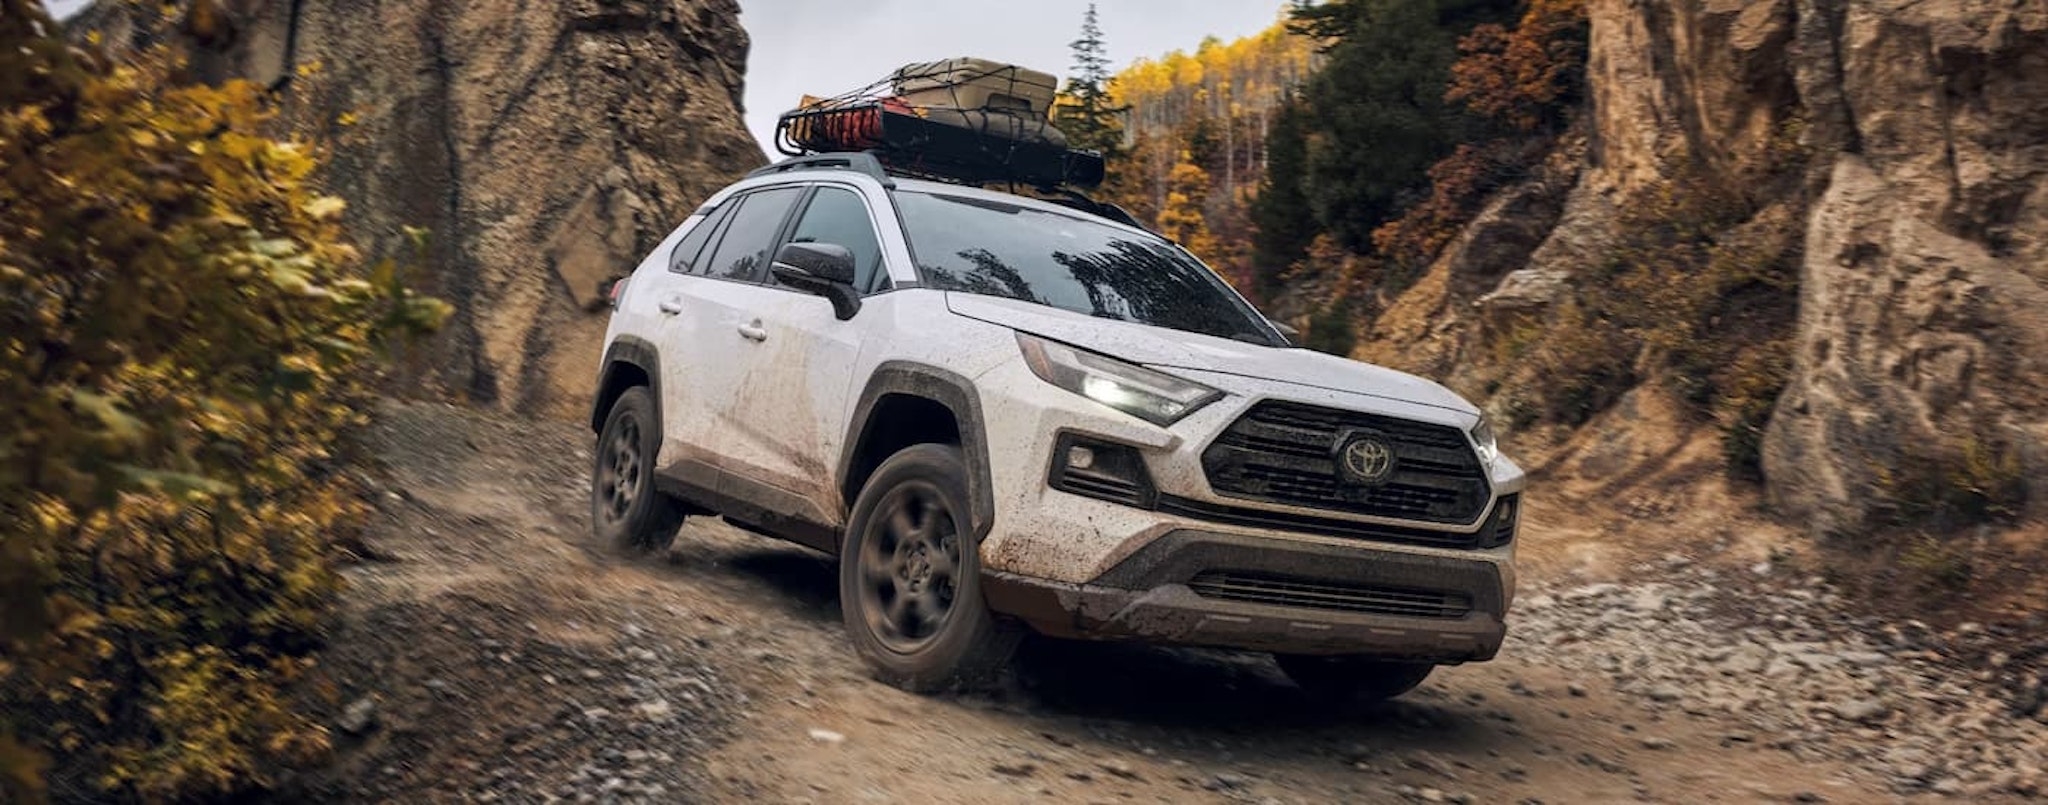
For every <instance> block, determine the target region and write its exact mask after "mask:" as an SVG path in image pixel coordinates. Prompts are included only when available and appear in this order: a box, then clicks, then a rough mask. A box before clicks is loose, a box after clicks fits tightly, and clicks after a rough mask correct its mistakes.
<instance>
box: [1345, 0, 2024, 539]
mask: <svg viewBox="0 0 2048 805" xmlns="http://www.w3.org/2000/svg"><path fill="white" fill-rule="evenodd" d="M1588 11H1589V17H1590V20H1591V28H1592V30H1591V40H1590V43H1589V49H1588V63H1587V77H1588V86H1587V91H1588V95H1589V96H1590V101H1591V103H1590V105H1589V108H1588V109H1587V110H1586V114H1585V135H1584V156H1583V159H1582V160H1581V162H1582V164H1583V170H1581V171H1579V172H1578V173H1577V174H1576V184H1575V185H1574V186H1572V187H1571V188H1570V190H1569V193H1568V195H1567V196H1566V197H1565V199H1564V202H1563V205H1562V210H1561V211H1555V210H1543V211H1541V212H1540V213H1537V214H1532V215H1524V216H1518V218H1519V219H1520V220H1522V221H1524V222H1532V221H1533V222H1541V223H1542V225H1543V226H1548V227H1549V229H1548V232H1547V234H1546V235H1545V236H1543V237H1542V238H1541V239H1540V240H1541V242H1540V244H1539V245H1537V246H1535V248H1534V249H1533V250H1529V249H1527V248H1525V247H1523V246H1521V245H1520V244H1522V243H1526V242H1527V241H1526V239H1525V238H1521V237H1519V236H1518V237H1516V238H1514V239H1513V242H1514V243H1515V244H1516V247H1515V248H1513V249H1503V250H1499V251H1498V253H1497V254H1489V253H1488V252H1486V251H1479V252H1474V251H1472V250H1469V249H1466V248H1464V244H1467V243H1470V242H1472V240H1473V239H1474V238H1483V237H1485V236H1486V233H1488V232H1504V231H1505V232H1518V230H1517V229H1516V228H1514V227H1504V226H1503V221H1502V220H1501V216H1500V215H1499V214H1498V213H1499V212H1500V211H1501V210H1502V209H1504V208H1503V206H1502V205H1503V204H1505V203H1507V202H1509V201H1512V199H1514V198H1516V197H1520V196H1522V195H1523V194H1525V193H1526V190H1525V189H1523V188H1510V189H1508V190H1507V191H1504V193H1503V196H1502V197H1501V198H1500V199H1497V200H1496V202H1495V204H1494V205H1493V206H1490V207H1488V208H1487V212H1486V214H1485V215H1482V216H1480V217H1479V218H1478V219H1477V220H1476V221H1475V223H1474V224H1473V225H1472V226H1470V227H1468V229H1467V232H1466V235H1465V237H1464V238H1461V239H1460V240H1458V241H1454V244H1453V247H1452V248H1450V249H1447V250H1446V251H1445V253H1444V255H1443V256H1442V257H1441V258H1440V259H1439V261H1438V263H1437V265H1436V266H1435V267H1434V271H1433V272H1432V274H1431V275H1428V276H1426V277H1425V279H1424V280H1423V281H1422V282H1420V283H1418V284H1417V285H1416V286H1415V287H1414V288H1413V289H1411V290H1409V291H1408V292H1406V293H1405V294H1404V295H1403V296H1401V297H1398V298H1395V299H1393V300H1390V301H1389V303H1388V304H1387V305H1386V307H1385V310H1386V313H1384V314H1382V315H1381V316H1380V317H1379V320H1378V321H1376V322H1375V323H1374V327H1373V330H1372V331H1371V332H1370V333H1369V335H1368V339H1367V341H1366V343H1365V344H1363V345H1362V346H1361V347H1360V348H1359V350H1358V354H1360V355H1361V356H1364V357H1370V358H1373V359H1377V360H1382V361H1386V362H1390V363H1395V364H1397V365H1404V366H1408V367H1410V368H1414V369H1417V370H1420V371H1425V372H1430V373H1432V374H1435V375H1436V376H1439V377H1445V378H1448V380H1449V382H1451V383H1452V385H1453V386H1455V387H1458V388H1460V389H1462V390H1465V391H1467V392H1468V393H1471V394H1473V395H1474V396H1478V397H1482V398H1489V397H1490V398H1493V399H1494V402H1495V404H1494V405H1493V406H1491V407H1493V408H1494V409H1495V413H1497V414H1503V415H1504V416H1505V417H1506V418H1510V419H1512V418H1514V416H1515V412H1514V411H1513V410H1511V409H1512V408H1513V406H1514V405H1515V401H1514V400H1513V399H1512V397H1513V395H1512V394H1511V393H1507V394H1502V393H1497V391H1496V390H1499V389H1510V390H1511V389H1513V388H1514V387H1515V386H1516V384H1518V383H1527V382H1534V380H1535V379H1533V378H1529V377H1526V376H1517V375H1516V374H1515V371H1516V368H1515V366H1514V361H1513V359H1512V358H1511V357H1510V358H1507V359H1503V358H1501V357H1500V355H1499V354H1495V353H1499V352H1501V350H1502V349H1503V347H1502V346H1501V344H1503V343H1507V344H1509V345H1510V346H1512V345H1513V342H1514V339H1515V338H1517V337H1519V338H1524V339H1526V338H1528V337H1529V336H1528V335H1527V333H1528V332H1540V331H1542V328H1543V327H1545V326H1549V325H1546V324H1544V322H1545V320H1546V317H1548V316H1550V315H1551V314H1552V312H1553V310H1554V309H1555V308H1556V306H1557V305H1559V304H1560V303H1568V302H1570V301H1571V300H1572V299H1573V298H1574V296H1573V295H1574V294H1575V293H1579V292H1581V290H1582V289H1583V283H1584V282H1585V281H1586V280H1585V277H1586V276H1587V272H1588V271H1589V270H1591V269H1592V268H1594V267H1597V266H1599V265H1601V264H1602V263H1603V262H1605V261H1611V260H1612V259H1614V257H1613V255H1614V251H1613V249H1612V244H1613V242H1614V239H1615V237H1616V235H1617V234H1618V229H1617V227H1619V226H1622V225H1624V222H1625V221H1627V219H1628V215H1629V211H1630V209H1631V208H1632V207H1633V206H1636V205H1637V204H1638V200H1639V199H1640V198H1641V195H1640V194H1643V193H1646V192H1647V193H1671V192H1677V193H1688V192H1700V191H1701V189H1700V188H1699V187H1697V186H1695V185H1698V184H1702V183H1717V184H1718V186H1719V187H1721V188H1723V189H1730V188H1732V190H1733V194H1734V195H1735V196H1737V197H1738V198H1739V199H1740V200H1741V202H1742V203H1743V205H1744V206H1745V207H1746V208H1747V209H1749V210H1753V211H1755V212H1754V214H1753V217H1752V218H1751V219H1750V220H1746V221H1734V222H1725V223H1724V224H1723V226H1725V229H1723V230H1722V232H1721V234H1720V235H1718V236H1717V239H1718V240H1720V241H1721V242H1723V243H1740V242H1742V241H1743V239H1745V238H1748V239H1752V240H1762V241H1770V242H1771V243H1770V245H1769V247H1768V248H1760V249H1752V250H1750V252H1751V253H1758V254H1778V255H1786V256H1788V257H1787V258H1786V259H1790V260H1793V261H1796V262H1797V263H1798V265H1797V269H1798V272H1797V273H1798V275H1799V283H1800V291H1799V294H1800V296H1799V305H1798V308H1799V312H1798V315H1797V321H1796V327H1795V335H1794V336H1793V338H1792V344H1793V349H1794V354H1793V355H1792V357H1791V362H1792V364H1793V368H1792V370H1791V379H1790V382H1789V386H1788V388H1787V390H1786V391H1785V393H1784V394H1783V395H1782V397H1781V399H1780V401H1779V404H1778V405H1777V407H1776V409H1775V411H1774V412H1773V413H1772V416H1771V419H1770V424H1769V426H1768V428H1767V430H1766V431H1765V433H1764V435H1763V439H1762V446H1761V451H1762V457H1763V460H1762V464H1763V470H1764V473H1765V491H1766V493H1767V495H1768V497H1769V499H1770V501H1771V502H1772V503H1773V504H1775V507H1776V508H1777V510H1778V511H1780V512H1783V513H1785V514H1788V515H1791V516H1792V517H1794V518H1795V519H1797V520H1799V521H1801V522H1803V523H1806V524H1809V525H1811V526H1813V527H1814V528H1815V529H1816V530H1818V531H1823V532H1827V531H1840V530H1847V529H1856V528H1860V527H1864V526H1867V525H1870V524H1872V523H1873V521H1874V517H1875V516H1876V515H1880V514H1885V513H1887V512H1890V511H1895V510H1898V509H1901V508H1902V507H1910V506H1914V505H1918V506H1921V507H1923V508H1924V507H1929V506H1932V507H1936V508H1938V507H1939V506H1940V505H1942V504H1941V502H1940V501H1939V500H1925V499H1923V500H1918V501H1910V500H1906V501H1902V498H1909V497H1919V498H1928V497H1930V496H1931V497H1933V498H1939V497H1941V496H1943V495H1949V494H1954V495H1960V496H1962V497H1971V496H1977V497H1979V498H1982V497H1985V496H1987V495H1989V494H1991V493H1990V492H1989V491H1987V490H1986V489H1985V488H1983V487H1986V486H1987V485H1997V484H2006V485H2007V486H2008V487H2024V486H2025V485H2026V483H2027V481H2026V479H2028V478H2035V477H2041V476H2042V475H2043V473H2044V472H2048V448H2044V447H2043V445H2044V444H2048V82H2044V81H2043V80H2042V77H2043V76H2048V2H2042V1H2041V0H2021V1H2020V2H1993V1H1992V0H1918V1H1917V2H1914V1H1909V0H1680V1H1679V2H1670V3H1638V2H1631V1H1630V0H1591V2H1590V3H1589V8H1588ZM1565 142H1566V144H1567V146H1571V145H1572V141H1571V139H1570V138H1567V139H1566V141H1565ZM1551 222H1554V225H1553V224H1552V223H1551ZM1784 239H1789V240H1791V241H1792V243H1790V244H1782V243H1778V241H1779V240H1784ZM1475 260H1476V262H1477V263H1487V262H1489V261H1491V262H1495V263H1500V264H1499V265H1492V266H1490V267H1489V266H1477V265H1473V264H1474V263H1475ZM1459 277H1464V278H1467V280H1468V281H1467V282H1464V283H1462V284H1461V283H1460V282H1457V281H1456V280H1457V279H1458V278H1459ZM1496 277H1497V278H1498V279H1497V280H1495V279H1493V278H1496ZM1471 278H1484V282H1482V283H1480V284H1479V285H1478V286H1474V285H1473V284H1472V282H1470V279H1471ZM1446 279H1449V280H1451V281H1449V282H1446ZM1473 287H1478V288H1479V289H1478V290H1477V291H1471V290H1469V289H1470V288H1473ZM1474 309H1476V312H1477V314H1478V315H1476V316H1475V315H1472V314H1471V313H1470V312H1468V311H1471V310H1474ZM1516 328H1520V330H1521V332H1520V333H1511V334H1510V335H1509V336H1508V337H1502V333H1508V332H1509V331H1511V330H1515V329H1516ZM1488 331H1492V332H1493V338H1492V343H1493V350H1492V351H1491V352H1489V351H1488V350H1481V349H1475V348H1474V346H1475V342H1479V341H1485V340H1487V336H1486V334H1487V333H1488ZM1503 360H1505V362H1504V363H1503ZM1525 374H1526V372H1525ZM1643 379H1644V380H1645V381H1646V382H1649V383H1652V384H1654V383H1655V382H1656V381H1658V380H1659V378H1656V377H1654V376H1652V377H1645V378H1643ZM1503 409H1509V410H1503ZM1627 417H1628V415H1627V412H1626V411H1610V412H1607V414H1605V416H1604V419H1603V421H1600V422H1596V423H1594V424H1595V425H1596V427H1589V428H1586V429H1584V430H1583V431H1582V432H1581V433H1579V434H1577V436H1578V437H1584V438H1577V441H1578V442H1586V441H1588V440H1597V439H1600V438H1614V439H1627V438H1629V437H1625V436H1621V435H1617V434H1619V433H1620V432H1621V431H1617V430H1616V429H1615V428H1616V426H1617V424H1619V425H1620V426H1622V427H1623V429H1624V430H1625V429H1626V426H1627V423H1626V422H1620V423H1617V422H1614V421H1607V420H1614V419H1621V420H1626V419H1627ZM1667 424H1668V423H1667ZM1705 424H1706V425H1709V426H1711V425H1713V424H1714V423H1705ZM1644 428H1645V429H1644V431H1643V433H1642V434H1638V435H1639V436H1642V437H1643V438H1650V437H1653V436H1654V437H1655V438H1659V439H1667V440H1668V439H1670V438H1673V436H1674V434H1673V432H1672V431H1671V429H1670V428H1668V427H1662V428H1659V427H1651V426H1648V425H1645V426H1644ZM1601 434H1605V435H1601ZM1677 437H1678V438H1689V437H1686V436H1685V435H1684V434H1682V433H1681V434H1677ZM1571 438H1576V437H1567V439H1571ZM1638 447H1645V448H1646V446H1643V445H1638ZM1585 449H1590V448H1588V446H1587V445H1583V444H1580V445H1577V447H1576V448H1575V449H1568V450H1564V451H1562V452H1561V453H1560V454H1559V456H1558V457H1559V458H1560V460H1561V461H1564V465H1562V466H1577V465H1576V464H1571V463H1570V462H1569V460H1567V458H1566V457H1567V455H1568V454H1571V453H1574V452H1575V451H1583V450H1585ZM1646 449H1647V448H1646ZM1596 452H1597V451H1596ZM1651 452H1652V453H1655V452H1657V451H1655V450H1652V451H1651ZM1639 469H1641V468H1639V467H1622V468H1619V469H1616V471H1617V472H1621V473H1624V474H1626V473H1629V472H1633V471H1636V470H1639ZM2008 482H2010V483H2008ZM1914 485H1918V486H1919V487H1920V488H1912V489H1909V488H1907V487H1909V486H1914ZM2037 486H2038V485H2037ZM1942 487H1948V488H1947V489H1944V488H1942ZM2027 491H2029V490H2025V489H2023V488H2007V489H2004V490H2002V491H2000V492H1999V494H2003V495H2006V496H2008V497H2015V498H2018V497H2025V496H2026V495H2025V493H2026V492H2027ZM2039 491H2040V490H2034V494H2032V498H2033V499H2035V500H2037V501H2038V500H2040V499H2042V498H2044V497H2048V495H2042V494H2040V493H2039ZM1982 502H1983V501H1982V500H1979V501H1978V503H1980V504H1981V503H1982ZM2000 505H2005V506H2007V507H2008V508H2016V507H2019V506H2020V504H2018V503H2015V502H2014V501H2009V500H2008V501H2003V502H2002V503H2001V504H2000ZM2032 505H2033V506H2034V509H2035V510H2034V511H2033V514H2035V515H2037V516H2038V515H2041V514H2042V513H2043V511H2042V508H2043V507H2044V504H2043V503H2040V502H2036V503H2034V504H2032Z"/></svg>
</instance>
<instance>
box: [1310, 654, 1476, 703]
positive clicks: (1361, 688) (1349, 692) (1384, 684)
mask: <svg viewBox="0 0 2048 805" xmlns="http://www.w3.org/2000/svg"><path fill="white" fill-rule="evenodd" d="M1273 659H1274V661H1276V662H1278V663H1279V664H1280V670H1282V671H1285V672H1287V678H1289V679H1292V680H1294V684H1296V685H1300V686H1301V689H1302V690H1304V691H1307V692H1308V694H1309V695H1311V696H1314V697H1316V698H1317V699H1321V700H1324V701H1328V702H1332V703H1337V704H1345V705H1372V704H1378V703H1380V702H1384V701H1387V700H1389V699H1392V698H1394V697H1397V696H1400V695H1401V694H1403V693H1407V692H1408V691H1411V690H1414V689H1415V688H1416V687H1418V686H1420V685H1421V684H1422V681H1423V680H1425V679H1428V678H1429V672H1430V671H1433V670H1435V669H1436V666H1434V665H1431V664H1429V663H1426V662H1424V663H1414V662H1387V661H1384V660H1373V659H1367V658H1364V657H1317V656H1308V655H1301V654H1275V655H1273Z"/></svg>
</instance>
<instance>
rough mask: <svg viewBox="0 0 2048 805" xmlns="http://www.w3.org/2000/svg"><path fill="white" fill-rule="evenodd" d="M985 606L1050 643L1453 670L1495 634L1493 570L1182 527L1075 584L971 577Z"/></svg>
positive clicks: (1482, 653) (1490, 652)
mask: <svg viewBox="0 0 2048 805" xmlns="http://www.w3.org/2000/svg"><path fill="white" fill-rule="evenodd" d="M982 586H983V593H984V596H985V597H986V599H987V601H988V604H989V607H990V608H991V609H994V610H995V611H997V612H1000V613H1003V614H1005V615H1009V616H1011V617H1014V618H1017V619H1018V620H1021V621H1023V622H1025V623H1026V624H1027V625H1029V626H1030V627H1031V628H1033V629H1035V630H1037V631H1039V632H1041V633H1044V634H1047V635H1051V636H1054V637H1068V638H1083V639H1110V640H1114V639H1129V640H1141V641H1145V642H1154V643H1170V644H1178V645H1193V646H1210V647H1216V648H1232V649H1245V650H1255V651H1271V652H1278V653H1284V654H1328V655H1336V654H1356V655H1369V656H1372V657H1376V658H1382V659H1388V660H1407V661H1415V662H1431V663H1460V662H1474V661H1481V660H1488V659H1492V658H1493V656H1494V654H1495V653H1497V652H1498V651H1499V650H1500V644H1501V641H1502V639H1503V638H1504V637H1505V635H1506V625H1505V621H1504V616H1505V614H1506V609H1507V600H1506V587H1505V584H1504V583H1503V579H1502V578H1501V573H1500V568H1499V566H1498V565H1497V564H1495V563H1494V562H1490V561H1484V560H1464V559H1455V558H1449V557H1444V556H1438V555H1429V554H1415V553H1406V552H1401V551H1398V550H1381V549H1376V548H1372V547H1365V546H1359V547H1350V546H1341V547H1340V546H1332V545H1324V544H1317V543H1309V542H1299V541H1295V540H1290V539H1276V538H1265V537H1256V536H1249V535H1243V534H1230V533H1223V532H1216V531H1208V530H1203V529H1199V528H1182V529H1179V530H1175V531H1170V532H1168V533H1166V534H1163V535H1161V536H1159V537H1158V538H1157V539H1154V540H1152V541H1151V542H1150V543H1148V544H1146V545H1145V546H1143V547H1141V548H1139V549H1138V550H1137V551H1136V552H1134V553H1132V554H1131V555H1129V556H1127V557H1125V558H1124V559H1123V560H1122V561H1120V562H1118V563H1117V564H1116V565H1114V566H1112V567H1111V568H1110V569H1109V570H1107V571H1106V572H1104V573H1102V574H1101V575H1100V576H1099V577H1097V578H1095V579H1093V580H1091V581H1088V582H1086V583H1081V584H1073V583H1065V582H1059V581H1051V580H1046V579H1040V578H1034V577H1030V576H1023V575H1018V574H1014V573H1004V572H1000V571H985V572H984V573H983V581H982Z"/></svg>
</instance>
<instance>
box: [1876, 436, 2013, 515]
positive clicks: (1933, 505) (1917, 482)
mask: <svg viewBox="0 0 2048 805" xmlns="http://www.w3.org/2000/svg"><path fill="white" fill-rule="evenodd" d="M1876 485H1877V488H1878V490H1879V494H1880V496H1881V497H1882V499H1883V502H1884V504H1885V506H1886V507H1887V508H1888V509H1889V511H1890V514H1891V516H1892V520H1893V522H1894V524H1896V525H1905V526H1923V525H1924V526H1931V527H1933V528H1936V529H1938V530H1948V529H1954V528H1957V527H1961V526H1971V525H1978V524H1982V523H1990V522H1998V521H2006V520H2012V519H2015V518H2017V517H2018V516H2019V515H2020V513H2021V509H2022V507H2024V506H2025V505H2026V500H2027V489H2026V474H2025V470H2024V469H2022V467H2021V465H2020V455H2019V451H2018V450H2017V449H2014V448H2013V447H2011V446H2009V445H2004V444H1999V443H1997V442H1994V441H1992V440H1990V439H1987V438H1985V437H1983V436H1979V435H1976V434H1970V435H1966V436H1961V437H1957V438H1955V439H1953V440H1951V441H1949V442H1948V443H1946V444H1942V445H1938V446H1937V448H1936V451H1935V453H1934V454H1933V455H1931V456H1919V457H1908V458H1904V459H1902V460H1900V461H1899V462H1898V463H1897V464H1895V465H1892V466H1885V467H1879V468H1877V484H1876Z"/></svg>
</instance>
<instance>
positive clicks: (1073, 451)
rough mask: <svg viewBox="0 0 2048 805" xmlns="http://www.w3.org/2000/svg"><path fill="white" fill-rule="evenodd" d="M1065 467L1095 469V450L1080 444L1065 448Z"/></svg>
mask: <svg viewBox="0 0 2048 805" xmlns="http://www.w3.org/2000/svg"><path fill="white" fill-rule="evenodd" d="M1067 467H1068V468H1069V469H1076V470H1092V469H1095V451H1093V450H1090V449H1088V448H1086V447H1082V446H1080V445H1075V446H1073V447H1069V448H1067Z"/></svg>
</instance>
